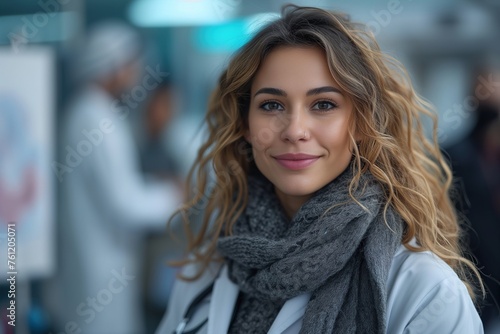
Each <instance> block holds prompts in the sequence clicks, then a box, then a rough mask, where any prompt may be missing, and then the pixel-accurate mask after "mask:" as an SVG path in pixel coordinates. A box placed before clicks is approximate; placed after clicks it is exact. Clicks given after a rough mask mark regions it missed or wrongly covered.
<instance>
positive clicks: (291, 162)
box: [273, 153, 320, 170]
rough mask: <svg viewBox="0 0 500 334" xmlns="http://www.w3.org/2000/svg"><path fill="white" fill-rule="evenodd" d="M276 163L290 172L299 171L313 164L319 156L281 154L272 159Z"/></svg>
mask: <svg viewBox="0 0 500 334" xmlns="http://www.w3.org/2000/svg"><path fill="white" fill-rule="evenodd" d="M273 158H274V159H276V161H277V162H278V163H279V164H280V165H281V166H282V167H285V168H286V169H290V170H300V169H304V168H307V167H309V166H311V165H312V164H314V163H315V162H316V161H317V160H318V159H319V158H320V156H318V155H310V154H303V153H298V154H291V153H287V154H281V155H277V156H274V157H273Z"/></svg>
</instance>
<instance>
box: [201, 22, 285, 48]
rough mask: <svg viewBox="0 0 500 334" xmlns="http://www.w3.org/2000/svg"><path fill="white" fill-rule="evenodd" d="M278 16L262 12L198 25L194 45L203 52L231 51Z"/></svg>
mask: <svg viewBox="0 0 500 334" xmlns="http://www.w3.org/2000/svg"><path fill="white" fill-rule="evenodd" d="M277 18H279V14H276V13H262V14H257V15H253V16H250V17H247V18H243V19H238V20H232V21H229V22H226V23H221V24H216V25H209V26H205V27H199V28H197V29H196V30H195V31H194V35H193V41H194V45H195V47H196V48H197V49H198V50H200V51H203V52H232V51H235V50H237V49H238V48H240V47H241V46H243V45H244V44H245V43H246V42H248V41H249V40H250V39H251V38H252V37H253V35H254V34H255V33H256V32H257V31H258V30H259V29H260V28H262V27H263V26H265V25H266V24H267V23H269V22H271V21H273V20H275V19H277Z"/></svg>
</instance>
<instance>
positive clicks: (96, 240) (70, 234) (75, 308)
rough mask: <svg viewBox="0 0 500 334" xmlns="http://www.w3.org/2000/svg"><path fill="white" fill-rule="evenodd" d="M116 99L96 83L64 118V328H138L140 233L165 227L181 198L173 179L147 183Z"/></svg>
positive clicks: (121, 332)
mask: <svg viewBox="0 0 500 334" xmlns="http://www.w3.org/2000/svg"><path fill="white" fill-rule="evenodd" d="M112 106H113V100H112V98H111V97H110V96H109V95H107V93H106V92H105V91H103V90H101V89H99V88H98V87H97V86H91V87H89V88H88V89H87V90H86V91H84V92H83V93H82V94H81V95H80V96H79V97H78V98H77V99H76V101H74V103H73V104H72V106H71V108H70V110H69V114H68V115H67V116H68V117H67V122H66V123H65V124H64V128H63V129H64V133H63V135H62V139H61V140H60V142H61V143H62V144H63V145H64V147H63V148H62V151H63V152H64V154H63V155H62V159H64V160H63V162H64V164H65V165H69V164H71V165H73V166H74V167H71V169H72V171H71V172H69V171H68V172H67V173H64V174H62V175H60V177H61V181H60V182H61V186H62V187H61V188H62V189H61V190H62V196H61V202H60V204H61V206H62V212H61V213H62V217H61V218H62V219H61V221H60V225H61V226H60V227H61V229H60V247H59V254H60V261H59V264H60V268H59V274H60V277H59V279H60V285H59V292H62V293H63V295H62V296H59V297H62V299H60V302H59V305H58V306H59V311H58V313H59V314H58V315H57V318H58V320H59V325H60V326H63V328H62V329H64V327H66V326H67V325H68V323H70V322H72V321H74V322H75V323H76V325H75V324H73V326H77V327H78V328H81V330H82V333H91V334H99V333H117V334H118V333H119V334H126V333H133V334H139V333H142V332H143V330H144V329H143V327H142V326H143V324H142V319H141V314H142V312H143V307H142V300H141V299H140V290H141V289H142V286H141V284H142V282H141V280H140V279H139V274H140V271H141V269H142V267H141V265H142V263H141V261H140V260H141V256H142V255H143V254H142V245H141V241H142V238H143V236H144V235H143V232H146V231H147V230H151V229H156V230H158V231H163V230H165V227H166V221H167V218H168V216H169V215H170V214H171V213H172V212H173V211H174V209H175V208H176V207H177V206H178V204H179V203H180V200H181V199H182V198H181V194H180V193H179V191H178V189H177V187H176V186H175V185H174V184H166V183H165V184H164V183H162V184H146V183H145V182H144V180H143V179H142V175H141V173H140V170H139V161H138V157H137V152H136V147H135V146H136V145H135V143H134V142H133V140H132V136H131V132H130V131H129V129H128V124H127V120H126V119H122V118H120V116H123V115H120V114H118V113H116V109H113V107H112ZM84 133H86V134H84ZM71 152H72V153H71ZM75 152H76V153H75ZM81 153H84V154H87V155H86V156H84V155H83V154H81ZM76 154H78V155H79V156H80V158H78V156H77V155H76Z"/></svg>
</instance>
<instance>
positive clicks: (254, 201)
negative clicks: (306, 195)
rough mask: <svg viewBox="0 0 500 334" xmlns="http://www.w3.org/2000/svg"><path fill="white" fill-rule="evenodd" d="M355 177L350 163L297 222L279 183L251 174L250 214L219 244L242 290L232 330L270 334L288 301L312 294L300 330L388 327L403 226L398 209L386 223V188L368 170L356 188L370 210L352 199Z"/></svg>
mask: <svg viewBox="0 0 500 334" xmlns="http://www.w3.org/2000/svg"><path fill="white" fill-rule="evenodd" d="M352 176H353V169H352V167H349V168H347V169H346V170H345V171H344V172H343V173H342V174H341V175H340V176H338V177H337V178H336V179H335V180H333V181H332V182H331V183H329V184H328V185H326V186H325V187H323V188H321V189H320V190H318V191H317V192H316V193H315V194H314V196H313V197H312V198H311V199H310V200H308V201H307V202H306V203H305V204H304V205H303V206H302V207H301V208H300V209H299V211H298V212H297V213H296V214H295V216H294V217H293V218H292V220H291V221H289V220H288V219H287V218H286V216H285V215H284V213H283V211H282V209H281V206H280V203H279V202H278V199H277V197H276V195H275V193H274V190H273V185H272V184H271V183H270V182H269V181H267V180H266V179H265V178H264V177H263V176H255V177H253V176H252V177H249V180H248V186H249V202H248V205H247V207H246V209H245V212H244V213H243V214H242V215H241V217H240V218H239V219H238V221H237V222H236V224H235V226H234V235H232V236H228V237H223V238H220V240H219V242H218V251H219V253H220V254H221V255H223V256H224V258H225V259H226V263H227V264H228V266H229V276H230V279H231V280H232V281H233V282H235V283H236V284H238V286H239V288H240V290H241V292H242V293H241V294H240V299H239V303H238V305H239V306H238V308H237V310H236V311H235V312H236V313H235V314H234V318H233V321H232V323H231V326H230V330H229V332H232V333H266V332H267V331H268V330H269V328H270V326H271V324H272V322H273V321H274V319H275V317H276V315H277V314H278V313H279V311H280V309H281V307H282V306H283V304H284V302H285V301H286V300H288V299H290V298H293V297H295V296H298V295H300V294H303V293H305V292H309V293H311V298H310V300H309V302H308V304H307V307H306V310H305V314H304V317H303V322H302V328H301V331H300V333H304V334H306V333H307V334H309V333H315V334H324V333H342V334H346V333H385V329H386V294H387V292H386V281H387V277H388V273H389V268H390V266H391V263H392V258H393V256H394V253H395V251H396V248H397V247H398V245H400V242H401V236H402V231H403V224H402V220H401V218H400V217H399V215H397V213H396V212H395V211H394V210H393V209H392V208H389V209H388V210H387V212H386V217H387V223H388V225H389V226H390V229H389V228H388V226H387V225H386V224H385V222H384V214H383V211H384V193H383V190H382V187H381V186H380V185H379V184H378V183H377V182H376V181H375V180H374V177H373V176H372V175H371V174H369V173H366V174H364V175H362V177H361V180H360V186H359V187H358V189H359V191H357V193H355V194H354V195H355V197H356V198H357V200H358V201H359V202H360V203H361V204H362V205H363V206H364V207H365V208H366V209H368V212H367V211H365V210H364V209H363V208H361V207H360V206H359V205H358V204H357V203H355V202H354V201H352V200H351V198H350V196H349V193H348V187H349V183H350V181H351V179H352ZM335 204H341V205H339V206H336V207H333V208H332V209H330V210H328V208H330V207H332V206H333V205H335Z"/></svg>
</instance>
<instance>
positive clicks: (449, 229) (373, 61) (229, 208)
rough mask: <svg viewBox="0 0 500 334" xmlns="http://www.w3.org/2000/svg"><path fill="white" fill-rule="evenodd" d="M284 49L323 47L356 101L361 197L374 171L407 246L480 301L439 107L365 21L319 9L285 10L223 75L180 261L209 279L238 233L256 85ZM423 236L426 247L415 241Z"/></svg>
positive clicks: (188, 207) (193, 173)
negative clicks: (195, 220) (199, 216)
mask: <svg viewBox="0 0 500 334" xmlns="http://www.w3.org/2000/svg"><path fill="white" fill-rule="evenodd" d="M279 46H291V47H304V46H306V47H320V48H321V49H323V50H324V52H325V55H326V58H327V61H328V65H329V68H330V72H331V74H332V76H333V77H334V78H335V79H336V82H337V83H338V84H339V86H340V87H341V89H342V90H343V91H345V92H346V93H347V94H348V96H350V97H351V100H352V103H353V106H354V117H353V122H355V127H356V131H357V132H358V133H359V134H360V135H361V140H359V141H358V142H355V140H354V138H353V136H352V134H351V140H352V142H353V144H355V145H353V154H354V164H355V175H354V177H353V179H352V182H351V184H350V191H351V194H352V193H354V190H355V189H356V187H357V186H358V182H359V179H360V176H361V174H363V173H364V172H366V171H370V172H371V174H373V176H374V177H375V178H376V179H377V180H378V181H379V182H380V184H382V185H383V187H384V189H385V191H386V197H387V198H386V199H387V202H386V208H387V207H388V206H389V205H391V206H392V207H393V208H394V209H395V210H396V211H397V212H398V213H399V214H400V215H401V217H402V218H403V220H404V221H405V223H406V226H405V233H404V235H403V238H402V240H401V242H402V243H403V244H404V245H405V246H406V247H407V248H408V249H409V250H411V251H416V252H418V251H423V250H430V251H432V252H433V253H434V254H436V255H437V256H439V257H440V258H441V259H443V260H444V261H445V262H446V263H447V264H448V265H450V267H451V268H453V270H454V271H455V272H456V273H457V274H458V275H459V277H460V278H461V279H462V280H463V281H464V282H465V283H467V286H468V288H469V293H470V294H471V296H472V297H474V292H473V289H472V288H471V284H469V282H471V278H472V277H471V276H472V275H471V273H473V274H475V276H476V277H477V278H478V280H477V282H478V283H479V284H480V285H481V288H482V283H481V279H480V276H479V273H478V271H477V269H476V268H475V266H474V264H473V263H472V262H471V261H469V260H467V259H466V258H465V257H464V256H463V254H462V246H461V239H462V236H463V235H462V234H463V233H462V229H461V227H460V224H459V223H458V219H457V215H456V212H455V210H454V207H453V205H452V202H451V200H450V196H449V190H450V187H451V184H452V174H451V171H450V168H449V166H448V165H447V163H446V161H445V160H444V159H443V156H442V154H441V152H440V149H439V146H438V143H437V136H436V117H435V115H434V113H433V110H432V106H431V105H430V104H428V103H427V102H426V101H424V100H423V99H422V98H420V97H419V96H418V95H417V94H416V93H415V91H414V89H413V87H412V85H411V83H410V80H409V78H408V75H407V73H406V71H405V70H404V69H403V67H402V66H401V65H400V64H399V63H398V62H397V61H396V60H395V59H393V58H391V57H389V56H387V55H385V54H383V53H382V52H381V50H380V48H379V46H378V44H377V42H376V41H375V39H374V37H373V34H372V33H371V32H369V31H367V29H366V28H365V27H364V26H363V25H360V24H356V23H352V22H350V21H349V19H348V18H347V17H346V16H345V15H344V14H341V13H337V12H329V11H325V10H322V9H318V8H310V7H296V6H291V5H289V6H285V7H284V8H283V12H282V17H281V18H280V19H278V20H276V21H274V22H271V23H270V24H269V25H267V26H266V27H265V28H263V29H262V30H261V31H260V32H258V33H257V34H256V35H255V36H254V37H253V38H252V39H251V40H250V41H249V42H248V43H247V44H246V45H244V46H243V47H242V48H241V49H240V50H239V51H238V52H237V53H236V54H235V55H234V57H233V59H232V60H231V61H230V63H229V65H228V66H227V69H226V70H225V71H223V73H222V75H221V76H220V79H219V82H218V85H217V87H216V89H215V91H214V92H213V94H212V96H211V99H210V103H209V107H208V112H207V114H206V118H205V121H206V125H207V126H208V140H207V141H206V142H205V144H204V145H203V146H202V147H201V148H200V150H199V152H198V156H197V159H196V162H195V164H194V165H193V167H192V168H191V170H190V173H189V178H188V189H192V186H193V182H192V180H193V179H195V180H196V182H194V183H195V184H196V187H194V189H196V191H195V192H194V194H191V197H190V198H189V199H188V200H187V201H186V202H185V203H184V205H183V206H182V207H181V208H180V209H179V210H178V212H177V213H176V214H180V215H181V217H182V218H183V221H184V227H185V232H186V235H187V241H188V251H189V253H190V254H191V255H192V256H191V257H190V258H188V259H186V260H183V261H180V262H177V263H176V264H178V265H181V264H186V263H188V262H197V263H199V264H201V266H200V271H199V273H198V276H199V274H201V273H202V272H203V270H205V269H206V268H207V266H208V264H209V262H210V261H213V260H214V257H215V256H216V242H217V239H218V237H219V236H221V235H229V234H231V229H232V226H233V224H234V223H235V221H236V220H237V219H238V217H239V216H240V215H241V214H242V212H243V210H244V208H245V206H246V203H247V175H248V174H249V173H250V172H251V171H252V170H253V169H255V168H256V166H255V163H254V161H253V158H252V154H251V147H250V146H249V144H248V143H247V142H246V141H245V139H244V133H245V130H246V129H247V117H248V109H249V104H250V87H251V83H252V79H253V78H254V76H255V74H256V72H257V71H258V69H259V66H260V65H261V63H262V62H263V60H264V59H265V57H266V55H268V54H269V53H270V52H272V51H273V49H274V48H276V47H279ZM421 116H428V117H431V118H432V120H433V122H434V137H433V140H432V141H430V140H428V139H427V138H426V137H425V135H424V131H423V128H422V124H421ZM211 170H213V172H214V173H213V174H211V173H210V171H211ZM211 176H213V179H211ZM200 209H203V221H202V223H201V226H198V227H196V228H194V227H193V226H192V224H191V219H190V216H191V215H192V213H193V212H196V211H197V210H200ZM170 221H171V220H170ZM194 230H196V231H194ZM414 237H415V238H416V239H417V241H418V245H419V246H418V247H414V246H412V245H410V244H409V242H410V240H412V239H413V238H414ZM198 276H196V277H198ZM196 277H194V278H196ZM194 278H193V279H194ZM185 279H188V278H185ZM483 292H484V290H483Z"/></svg>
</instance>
